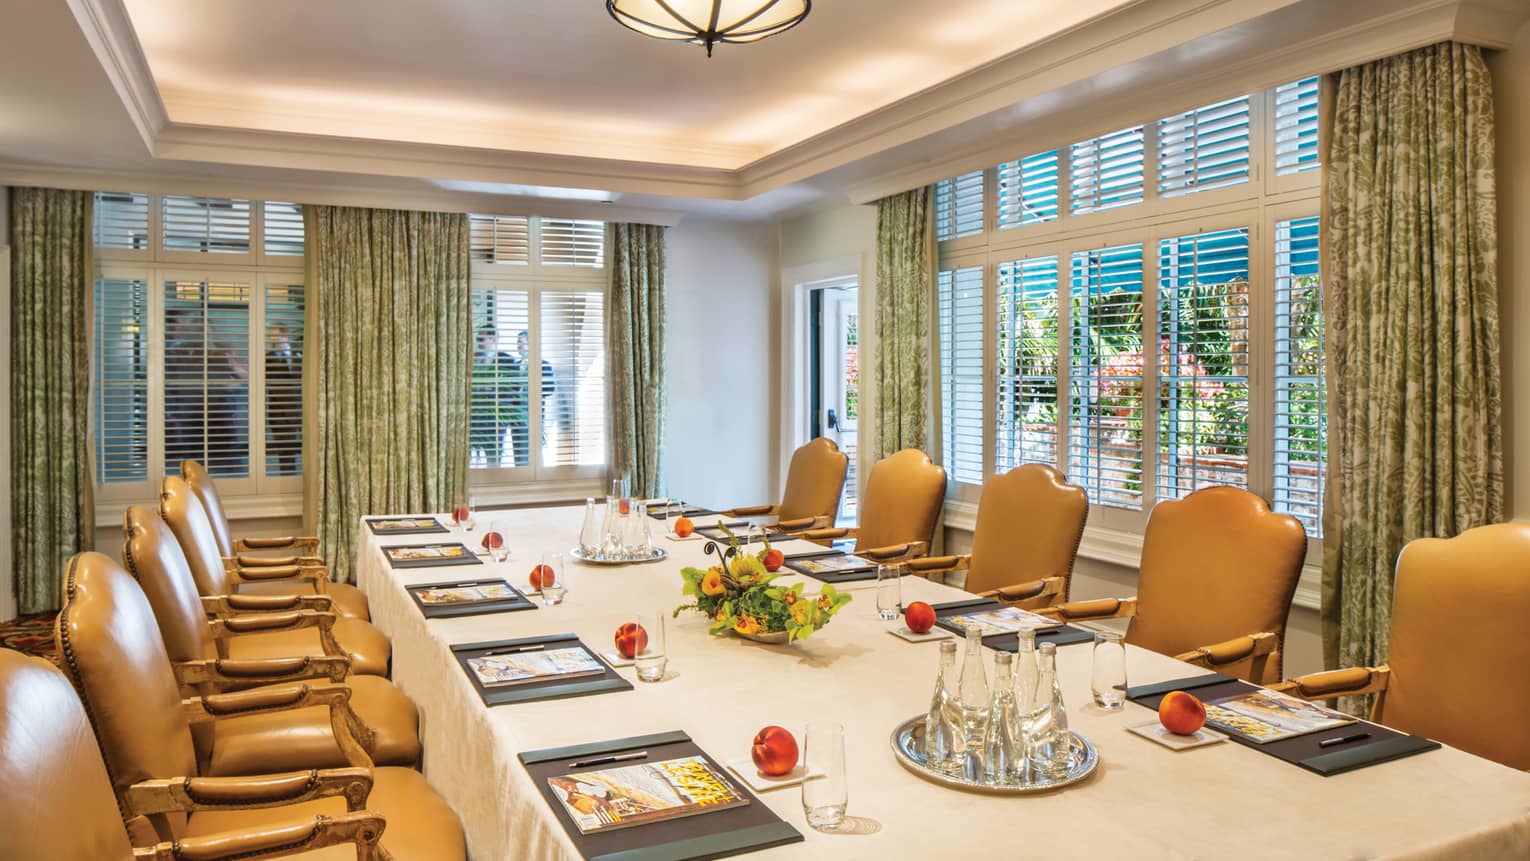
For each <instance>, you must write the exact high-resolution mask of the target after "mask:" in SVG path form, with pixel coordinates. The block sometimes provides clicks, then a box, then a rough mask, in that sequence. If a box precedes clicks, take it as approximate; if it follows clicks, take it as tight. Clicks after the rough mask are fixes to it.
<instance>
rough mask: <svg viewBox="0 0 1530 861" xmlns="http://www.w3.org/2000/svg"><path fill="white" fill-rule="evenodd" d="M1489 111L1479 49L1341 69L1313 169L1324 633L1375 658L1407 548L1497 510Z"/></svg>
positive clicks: (1498, 396)
mask: <svg viewBox="0 0 1530 861" xmlns="http://www.w3.org/2000/svg"><path fill="white" fill-rule="evenodd" d="M1493 149H1494V143H1493V100H1492V89H1491V84H1490V81H1489V78H1488V72H1487V68H1486V66H1485V65H1484V63H1483V60H1482V54H1481V51H1480V50H1479V49H1478V48H1476V47H1471V46H1465V45H1459V44H1454V43H1445V44H1440V45H1434V46H1431V47H1428V48H1423V49H1420V50H1417V51H1412V52H1410V53H1407V54H1402V55H1399V56H1396V57H1390V58H1387V59H1384V60H1378V61H1376V62H1374V63H1368V64H1366V65H1363V66H1358V67H1355V68H1352V69H1346V70H1344V71H1343V72H1341V73H1340V74H1339V77H1338V83H1337V88H1336V92H1335V94H1334V107H1333V117H1332V140H1331V144H1330V146H1329V150H1328V161H1327V167H1326V169H1325V171H1326V172H1325V179H1324V183H1325V188H1326V198H1327V199H1326V204H1327V214H1328V222H1329V223H1328V225H1327V245H1328V247H1327V249H1326V250H1327V252H1328V260H1327V261H1326V262H1328V263H1329V264H1330V270H1329V271H1328V272H1326V273H1325V282H1326V284H1325V288H1326V289H1325V293H1326V301H1325V305H1326V307H1325V312H1326V314H1327V318H1328V320H1327V322H1328V327H1329V331H1330V332H1331V333H1332V341H1331V344H1332V350H1331V352H1330V357H1331V359H1330V362H1331V364H1330V367H1329V391H1330V393H1331V395H1330V401H1331V404H1332V407H1331V410H1332V411H1331V416H1330V421H1331V423H1332V424H1333V425H1334V426H1335V427H1334V434H1333V439H1334V442H1335V446H1336V449H1337V451H1336V452H1335V455H1336V456H1335V458H1334V460H1335V464H1336V472H1333V473H1331V474H1332V475H1333V477H1334V480H1336V482H1337V486H1336V488H1335V492H1334V494H1333V495H1332V497H1331V499H1333V501H1334V502H1335V503H1336V504H1335V505H1334V506H1333V507H1332V508H1331V509H1330V511H1329V513H1328V517H1329V522H1331V523H1333V524H1334V527H1335V528H1333V529H1331V530H1326V531H1325V534H1326V537H1325V540H1324V560H1323V577H1324V587H1325V596H1333V597H1335V598H1337V606H1331V605H1330V606H1326V607H1325V608H1324V609H1325V622H1327V623H1328V626H1327V627H1328V630H1327V631H1325V633H1327V634H1329V636H1330V637H1331V638H1332V639H1333V641H1334V642H1335V643H1336V645H1337V650H1338V654H1337V655H1336V658H1337V660H1338V662H1339V663H1341V664H1345V665H1361V666H1374V665H1376V664H1378V663H1381V662H1382V661H1385V660H1386V657H1387V643H1388V637H1389V634H1390V630H1391V608H1392V581H1393V571H1394V566H1395V564H1396V560H1397V555H1398V553H1399V552H1400V551H1401V549H1402V547H1403V545H1404V544H1406V543H1407V542H1409V541H1411V540H1413V539H1415V538H1421V537H1426V536H1441V537H1446V536H1451V535H1455V534H1457V533H1460V532H1462V531H1464V530H1466V529H1470V528H1472V527H1474V526H1479V525H1481V524H1484V523H1491V522H1494V521H1497V520H1500V519H1501V518H1502V516H1503V492H1504V478H1503V454H1502V449H1503V440H1502V438H1501V435H1502V425H1501V413H1502V393H1501V391H1500V380H1499V337H1498V279H1497V212H1496V201H1495V196H1494V189H1495V188H1496V185H1495V177H1494V169H1493V157H1494V154H1493Z"/></svg>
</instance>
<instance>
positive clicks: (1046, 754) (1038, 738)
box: [1028, 643, 1073, 780]
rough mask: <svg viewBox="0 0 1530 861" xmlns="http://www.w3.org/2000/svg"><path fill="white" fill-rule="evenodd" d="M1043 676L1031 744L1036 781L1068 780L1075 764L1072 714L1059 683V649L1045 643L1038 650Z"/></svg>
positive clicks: (1040, 677) (1037, 655)
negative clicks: (1066, 706)
mask: <svg viewBox="0 0 1530 861" xmlns="http://www.w3.org/2000/svg"><path fill="white" fill-rule="evenodd" d="M1036 657H1037V660H1038V666H1039V669H1040V675H1039V677H1038V679H1037V684H1036V694H1037V696H1036V699H1037V702H1036V710H1035V711H1034V712H1032V715H1031V725H1030V732H1029V733H1028V736H1029V738H1028V741H1029V746H1030V767H1031V775H1032V779H1033V780H1057V779H1060V778H1063V777H1066V776H1067V774H1068V768H1069V766H1070V765H1071V764H1072V760H1073V751H1072V745H1073V742H1072V736H1071V734H1070V733H1069V732H1068V711H1067V709H1066V708H1064V706H1063V698H1062V685H1061V684H1060V683H1059V682H1058V679H1057V646H1055V645H1053V644H1052V643H1042V644H1041V646H1040V647H1039V648H1038V649H1037V650H1036Z"/></svg>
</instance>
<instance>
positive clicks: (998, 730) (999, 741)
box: [983, 652, 1026, 784]
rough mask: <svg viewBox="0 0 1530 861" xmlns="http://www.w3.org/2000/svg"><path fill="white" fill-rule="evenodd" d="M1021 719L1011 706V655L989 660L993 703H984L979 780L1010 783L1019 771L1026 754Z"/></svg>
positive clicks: (1013, 684)
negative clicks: (985, 728)
mask: <svg viewBox="0 0 1530 861" xmlns="http://www.w3.org/2000/svg"><path fill="white" fill-rule="evenodd" d="M1024 723H1025V722H1024V720H1023V718H1022V716H1021V715H1020V712H1019V710H1018V709H1016V707H1015V671H1014V655H1011V654H1010V653H1009V652H997V653H995V654H994V657H993V700H992V701H991V702H990V703H989V704H988V731H987V733H985V734H984V736H983V779H984V780H985V781H987V782H988V783H995V784H997V783H1013V782H1015V781H1016V780H1017V779H1018V778H1019V775H1020V773H1021V772H1022V771H1023V766H1022V765H1021V763H1022V761H1023V760H1022V757H1024V756H1025V755H1026V751H1025V738H1024V733H1025V730H1024Z"/></svg>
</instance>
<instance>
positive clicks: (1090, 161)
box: [1068, 126, 1144, 215]
mask: <svg viewBox="0 0 1530 861" xmlns="http://www.w3.org/2000/svg"><path fill="white" fill-rule="evenodd" d="M1142 135H1143V131H1142V126H1134V127H1132V128H1129V129H1122V130H1121V131H1118V132H1111V133H1110V134H1106V135H1100V136H1099V137H1097V138H1090V139H1089V140H1086V141H1079V142H1078V143H1076V144H1074V145H1073V146H1071V147H1069V148H1068V165H1069V172H1070V178H1071V181H1072V186H1071V188H1070V190H1069V200H1070V206H1071V207H1072V209H1071V212H1072V213H1073V214H1074V215H1082V214H1084V213H1088V212H1101V211H1103V210H1107V209H1114V208H1116V207H1118V206H1130V205H1132V204H1135V203H1141V202H1142V195H1143V170H1144V165H1143V142H1142V141H1143V138H1142Z"/></svg>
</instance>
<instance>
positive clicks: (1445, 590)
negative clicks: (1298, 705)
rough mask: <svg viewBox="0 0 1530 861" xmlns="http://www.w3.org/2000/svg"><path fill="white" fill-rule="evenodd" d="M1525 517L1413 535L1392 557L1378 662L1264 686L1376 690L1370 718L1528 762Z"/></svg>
mask: <svg viewBox="0 0 1530 861" xmlns="http://www.w3.org/2000/svg"><path fill="white" fill-rule="evenodd" d="M1526 620H1530V523H1525V522H1513V523H1496V524H1493V525H1490V526H1479V527H1477V528H1475V529H1468V530H1467V531H1465V532H1463V533H1461V534H1460V535H1458V536H1456V537H1455V538H1420V539H1418V540H1416V541H1412V542H1409V544H1408V545H1407V546H1406V547H1404V548H1403V551H1402V553H1401V554H1400V555H1399V556H1398V557H1397V577H1396V579H1395V580H1394V581H1393V585H1392V633H1391V640H1390V646H1389V653H1388V656H1387V662H1386V663H1385V664H1383V665H1382V666H1379V667H1355V668H1350V669H1342V670H1330V671H1328V672H1324V673H1313V674H1311V675H1307V676H1299V677H1297V678H1295V679H1292V680H1291V681H1288V682H1282V683H1280V684H1277V685H1271V687H1273V688H1276V689H1278V690H1284V691H1286V692H1287V693H1290V694H1294V695H1296V696H1300V697H1304V698H1306V699H1328V698H1330V697H1338V696H1353V695H1360V694H1375V695H1376V700H1375V704H1374V705H1373V706H1372V709H1371V720H1373V721H1376V722H1377V723H1383V724H1386V725H1387V726H1390V727H1394V728H1396V729H1399V730H1402V731H1403V732H1407V733H1412V734H1413V735H1421V736H1424V737H1426V738H1432V739H1435V740H1436V741H1441V742H1444V743H1445V744H1448V745H1451V746H1452V747H1458V748H1460V749H1462V750H1464V751H1467V752H1468V753H1474V754H1476V755H1478V756H1482V757H1486V758H1488V759H1491V760H1495V761H1497V762H1501V763H1503V764H1504V765H1507V766H1509V767H1510V768H1518V769H1522V770H1527V769H1530V675H1527V674H1526V669H1525V668H1526V667H1530V628H1527V627H1526Z"/></svg>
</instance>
